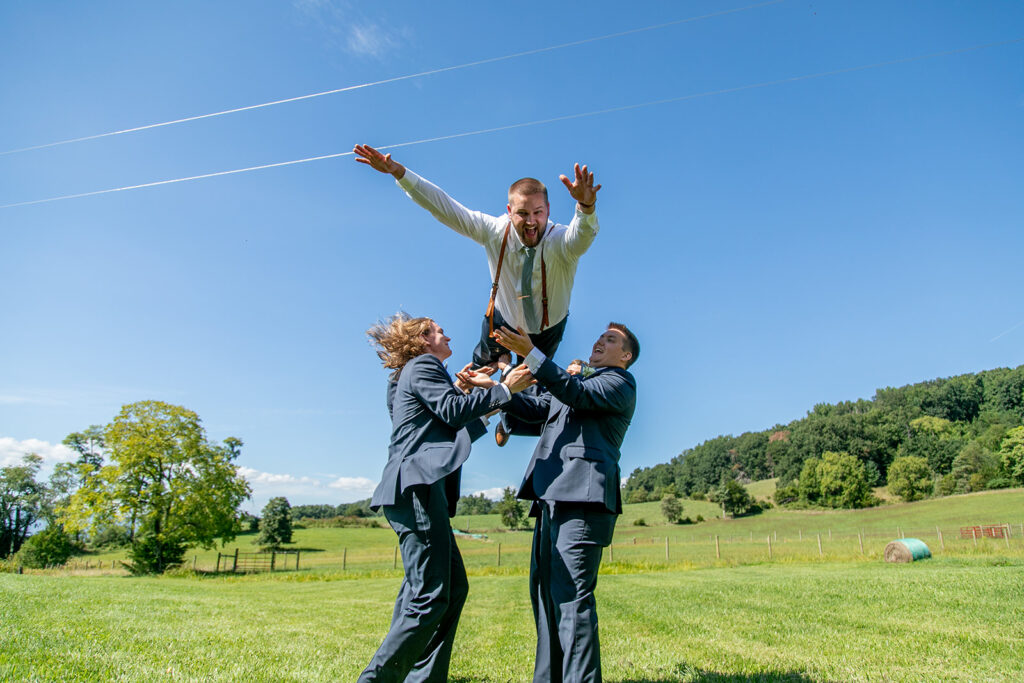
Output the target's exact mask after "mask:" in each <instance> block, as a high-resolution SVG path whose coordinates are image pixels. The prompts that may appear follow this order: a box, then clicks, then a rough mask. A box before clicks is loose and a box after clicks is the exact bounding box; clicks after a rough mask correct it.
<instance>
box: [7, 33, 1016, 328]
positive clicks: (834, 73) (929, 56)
mask: <svg viewBox="0 0 1024 683" xmlns="http://www.w3.org/2000/svg"><path fill="white" fill-rule="evenodd" d="M1021 42H1024V38H1014V39H1012V40H1003V41H1000V42H997V43H986V44H984V45H972V46H970V47H962V48H957V49H954V50H945V51H942V52H931V53H928V54H924V55H915V56H913V57H902V58H900V59H891V60H888V61H885V62H875V63H873V64H862V65H859V66H851V67H846V68H843V69H833V70H831V71H819V72H817V73H812V74H803V75H801V76H790V77H789V78H780V79H777V80H773V81H762V82H760V83H751V84H748V85H739V86H735V87H732V88H721V89H719V90H707V91H704V92H700V93H693V94H690V95H680V96H678V97H669V98H665V99H660V100H651V101H648V102H640V103H637V104H627V105H622V106H619V107H608V108H606V109H597V110H594V111H587V112H581V113H577V114H567V115H565V116H555V117H552V118H548V119H538V120H534V121H525V122H522V123H513V124H509V125H505V126H496V127H494V128H482V129H480V130H473V131H468V132H464V133H453V134H451V135H441V136H438V137H432V138H424V139H422V140H413V141H409V142H397V143H393V144H390V145H383V146H379V147H377V149H397V148H399V147H411V146H413V145H422V144H425V143H428V142H440V141H443V140H453V139H456V138H464V137H470V136H473V135H484V134H486V133H497V132H500V131H505V130H513V129H516V128H527V127H530V126H539V125H543V124H548V123H556V122H559V121H569V120H572V119H581V118H587V117H591V116H599V115H602V114H612V113H616V112H622V111H630V110H633V109H641V108H644V107H653V106H656V105H660V104H670V103H673V102H685V101H687V100H695V99H699V98H702V97H711V96H713V95H725V94H729V93H736V92H742V91H744V90H754V89H757V88H767V87H770V86H776V85H784V84H786V83H796V82H799V81H807V80H811V79H815V78H825V77H827V76H839V75H842V74H848V73H853V72H856V71H866V70H868V69H878V68H881V67H885V66H895V65H897V64H908V63H910V62H917V61H921V60H925V59H934V58H937V57H948V56H951V55H957V54H963V53H965V52H974V51H977V50H986V49H989V48H994V47H1002V46H1005V45H1013V44H1015V43H1021ZM353 154H354V153H353V152H338V153H336V154H325V155H322V156H316V157H308V158H306V159H295V160H292V161H281V162H277V163H272V164H263V165H260V166H249V167H247V168H238V169H233V170H229V171H218V172H215V173H204V174H202V175H195V176H189V177H187V178H173V179H171V180H159V181H156V182H152V183H143V184H141V185H128V186H126V187H115V188H111V189H107V190H96V191H93V192H82V193H79V194H70V195H62V196H59V197H48V198H46V199H35V200H32V201H27V202H17V203H14V204H4V205H2V206H0V209H10V208H14V207H16V206H29V205H32V204H44V203H47V202H56V201H61V200H64V199H78V198H80V197H91V196H94V195H100V194H108V193H111V192H123V191H126V190H137V189H140V188H144V187H155V186H157V185H170V184H172V183H183V182H187V181H190V180H201V179H204V178H213V177H216V176H224V175H233V174H236V173H247V172H249V171H259V170H263V169H267V168H277V167H279V166H292V165H295V164H304V163H307V162H310V161H321V160H324V159H336V158H338V157H346V156H352V155H353ZM993 341H994V340H993Z"/></svg>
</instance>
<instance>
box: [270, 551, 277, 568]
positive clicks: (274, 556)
mask: <svg viewBox="0 0 1024 683" xmlns="http://www.w3.org/2000/svg"><path fill="white" fill-rule="evenodd" d="M276 563H277V551H276V550H271V551H270V571H274V565H275V564H276Z"/></svg>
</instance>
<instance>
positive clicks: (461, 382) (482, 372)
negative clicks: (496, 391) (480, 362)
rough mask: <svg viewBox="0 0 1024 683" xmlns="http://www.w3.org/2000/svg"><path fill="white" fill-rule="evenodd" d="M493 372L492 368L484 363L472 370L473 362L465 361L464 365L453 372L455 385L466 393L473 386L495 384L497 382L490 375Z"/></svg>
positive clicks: (491, 385)
mask: <svg viewBox="0 0 1024 683" xmlns="http://www.w3.org/2000/svg"><path fill="white" fill-rule="evenodd" d="M493 373H494V368H492V367H490V366H487V365H485V366H483V367H480V368H477V369H476V370H474V369H473V364H472V363H467V364H466V367H464V368H462V370H460V371H459V372H456V373H455V386H456V387H458V388H459V389H461V390H462V391H464V392H466V393H467V394H468V393H469V392H470V391H471V390H472V389H473V388H474V387H479V388H481V389H487V388H489V387H493V386H494V385H495V384H497V382H495V381H494V380H493V379H491V377H490V376H491V374H493Z"/></svg>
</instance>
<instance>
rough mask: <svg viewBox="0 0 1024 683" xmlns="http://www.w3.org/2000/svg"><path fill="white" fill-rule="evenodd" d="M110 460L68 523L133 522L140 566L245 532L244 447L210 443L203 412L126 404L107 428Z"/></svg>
mask: <svg viewBox="0 0 1024 683" xmlns="http://www.w3.org/2000/svg"><path fill="white" fill-rule="evenodd" d="M103 436H104V439H105V443H106V448H107V452H108V455H109V458H110V462H109V464H106V465H103V466H102V467H101V468H100V469H99V470H98V471H97V472H96V474H95V475H94V476H91V477H89V478H88V479H86V481H85V483H84V485H83V486H82V487H81V488H79V489H78V490H77V491H76V492H75V493H74V495H73V496H72V497H71V500H70V501H69V503H68V506H67V508H66V509H65V511H64V513H63V515H62V518H61V520H62V521H63V522H64V523H65V525H66V528H67V529H68V530H69V531H74V530H77V529H85V528H90V529H99V528H102V527H103V526H106V525H109V524H111V523H116V522H119V521H130V522H131V523H132V525H133V527H136V526H137V529H138V532H137V533H136V534H135V538H134V541H133V544H132V557H133V559H134V560H135V568H136V569H138V570H139V571H145V572H162V571H164V570H165V569H166V568H168V567H170V566H172V565H174V564H176V563H178V562H180V560H181V557H182V555H183V553H184V551H185V548H187V546H188V545H199V546H202V547H204V548H212V547H213V544H214V542H215V541H216V540H217V539H222V540H224V541H227V540H231V539H233V538H234V537H235V535H236V534H237V533H238V531H239V523H238V514H237V509H238V506H239V504H241V502H242V501H243V500H245V499H246V498H248V496H249V492H250V489H249V484H248V483H247V482H246V481H245V479H243V478H242V477H241V476H240V475H239V474H238V468H237V467H236V466H235V464H234V461H235V460H236V459H237V457H238V455H239V453H240V451H241V446H242V441H241V440H240V439H237V438H234V437H230V438H228V439H226V440H225V441H224V443H223V445H216V444H212V443H210V442H208V441H207V440H206V435H205V433H204V431H203V428H202V426H201V425H200V420H199V416H198V415H196V413H194V412H192V411H191V410H187V409H186V408H183V407H181V406H175V405H171V404H168V403H163V402H160V401H140V402H138V403H131V404H128V405H125V406H124V407H123V408H122V409H121V412H120V413H119V414H118V415H117V417H115V418H114V420H113V421H112V422H111V423H110V424H108V425H107V426H106V428H105V429H104V431H103Z"/></svg>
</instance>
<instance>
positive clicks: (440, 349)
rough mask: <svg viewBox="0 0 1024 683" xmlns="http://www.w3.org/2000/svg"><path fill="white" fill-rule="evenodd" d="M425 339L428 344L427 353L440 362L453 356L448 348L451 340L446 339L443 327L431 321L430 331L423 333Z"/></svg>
mask: <svg viewBox="0 0 1024 683" xmlns="http://www.w3.org/2000/svg"><path fill="white" fill-rule="evenodd" d="M423 338H424V339H425V340H426V342H427V348H426V352H427V353H429V354H431V355H432V356H436V357H437V359H438V360H441V361H444V360H447V359H448V358H449V357H450V356H451V355H452V350H451V348H450V347H449V346H448V342H450V341H451V338H449V337H446V336H445V334H444V330H442V329H441V326H440V325H438V324H437V323H435V322H434V321H433V320H431V321H430V329H429V330H427V331H426V332H424V333H423Z"/></svg>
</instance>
